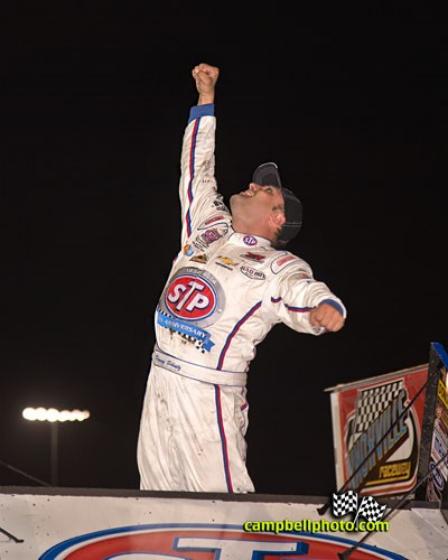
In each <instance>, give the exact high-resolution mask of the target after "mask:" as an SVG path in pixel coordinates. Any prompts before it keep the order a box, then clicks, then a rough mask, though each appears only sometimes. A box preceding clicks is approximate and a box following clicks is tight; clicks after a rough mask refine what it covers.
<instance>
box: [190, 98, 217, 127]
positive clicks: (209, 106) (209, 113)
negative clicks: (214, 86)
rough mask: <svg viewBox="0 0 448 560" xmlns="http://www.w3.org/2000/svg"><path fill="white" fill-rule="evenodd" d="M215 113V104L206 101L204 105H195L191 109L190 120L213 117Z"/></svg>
mask: <svg viewBox="0 0 448 560" xmlns="http://www.w3.org/2000/svg"><path fill="white" fill-rule="evenodd" d="M214 115H215V104H214V103H205V104H204V105H194V106H193V107H192V108H191V109H190V116H189V118H188V122H189V123H191V121H194V120H195V119H198V118H199V117H213V116H214Z"/></svg>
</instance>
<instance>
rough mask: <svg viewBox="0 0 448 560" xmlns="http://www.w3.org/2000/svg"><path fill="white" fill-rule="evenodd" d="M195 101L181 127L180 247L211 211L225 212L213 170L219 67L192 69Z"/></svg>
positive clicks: (204, 66) (203, 66)
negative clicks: (185, 126) (182, 134)
mask: <svg viewBox="0 0 448 560" xmlns="http://www.w3.org/2000/svg"><path fill="white" fill-rule="evenodd" d="M192 76H193V78H194V81H195V83H196V89H197V91H198V94H199V97H198V104H197V105H195V106H194V107H192V108H191V110H190V117H189V121H188V125H187V128H186V129H185V134H184V139H183V144H182V157H181V178H180V184H179V196H180V201H181V212H182V239H181V242H182V246H184V245H185V244H186V243H187V241H188V238H189V237H190V236H191V234H192V232H193V230H194V229H195V228H196V227H197V226H198V225H200V223H201V222H202V221H204V220H205V219H207V217H208V216H209V215H211V214H212V213H213V212H218V211H219V212H221V211H227V210H226V208H225V207H224V205H223V203H222V198H221V197H220V195H218V193H217V186H216V179H215V176H214V173H215V158H214V152H215V128H216V119H215V116H214V100H215V86H216V82H217V80H218V76H219V69H218V68H216V67H215V66H210V65H209V64H199V65H198V66H195V67H194V68H193V70H192Z"/></svg>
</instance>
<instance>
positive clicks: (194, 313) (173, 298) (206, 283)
mask: <svg viewBox="0 0 448 560" xmlns="http://www.w3.org/2000/svg"><path fill="white" fill-rule="evenodd" d="M224 303H225V298H224V292H223V290H222V288H221V286H220V284H219V282H218V281H217V280H216V278H215V277H214V276H213V275H212V274H210V273H209V272H208V271H206V270H200V269H198V268H195V267H185V268H182V269H180V270H179V271H178V272H177V273H176V274H175V275H174V276H173V277H172V278H170V280H169V282H168V285H167V287H166V288H165V291H164V293H163V295H162V298H161V301H160V304H161V308H162V310H163V311H165V312H166V313H168V314H169V315H171V316H174V317H176V318H177V319H181V320H184V321H188V322H190V323H193V324H194V325H198V326H202V327H204V326H208V325H211V324H213V323H214V322H215V321H216V319H217V318H218V316H219V314H220V313H222V311H223V309H224Z"/></svg>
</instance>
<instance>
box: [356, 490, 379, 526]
mask: <svg viewBox="0 0 448 560" xmlns="http://www.w3.org/2000/svg"><path fill="white" fill-rule="evenodd" d="M385 510H386V506H385V505H384V506H382V505H380V504H379V503H378V502H377V501H376V500H375V498H374V497H373V496H363V498H362V500H361V505H360V506H359V509H358V511H357V513H356V518H355V522H356V520H357V519H358V517H364V519H367V521H373V522H375V521H379V520H380V519H382V517H383V515H384V512H385Z"/></svg>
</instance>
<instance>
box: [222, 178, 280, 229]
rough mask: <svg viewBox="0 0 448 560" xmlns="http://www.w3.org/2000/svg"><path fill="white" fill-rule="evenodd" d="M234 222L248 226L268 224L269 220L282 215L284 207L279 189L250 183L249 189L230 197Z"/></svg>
mask: <svg viewBox="0 0 448 560" xmlns="http://www.w3.org/2000/svg"><path fill="white" fill-rule="evenodd" d="M230 208H231V210H232V215H233V218H234V220H235V219H240V220H243V221H244V222H245V223H248V224H264V223H266V224H268V223H269V218H270V217H273V216H277V215H278V214H279V213H280V214H283V215H284V211H285V206H284V200H283V195H282V192H281V189H279V188H278V187H270V186H262V185H257V183H250V184H249V187H248V188H247V189H246V190H244V191H241V192H240V193H238V194H234V195H233V196H231V197H230Z"/></svg>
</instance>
